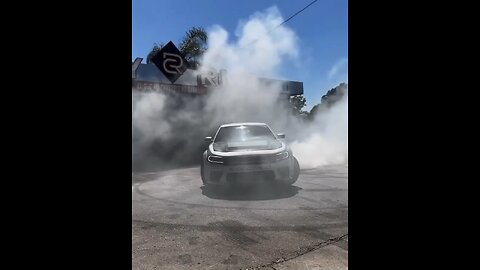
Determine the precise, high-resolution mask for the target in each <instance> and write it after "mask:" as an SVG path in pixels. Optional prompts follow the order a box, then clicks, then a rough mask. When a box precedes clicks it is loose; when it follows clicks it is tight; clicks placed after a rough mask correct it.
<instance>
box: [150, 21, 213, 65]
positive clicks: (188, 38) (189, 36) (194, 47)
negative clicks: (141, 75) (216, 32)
mask: <svg viewBox="0 0 480 270" xmlns="http://www.w3.org/2000/svg"><path fill="white" fill-rule="evenodd" d="M207 41H208V36H207V32H206V31H205V30H204V29H203V28H201V27H192V28H191V29H190V30H188V31H187V32H186V33H185V35H184V36H183V38H182V40H181V41H180V43H179V46H178V49H179V50H180V53H182V55H183V57H185V60H187V62H188V65H189V67H190V68H192V69H197V68H198V66H199V65H200V62H199V59H200V58H201V57H202V55H203V54H204V53H205V51H206V50H207ZM164 45H165V44H164V43H160V44H154V46H153V48H152V50H150V52H149V53H148V55H147V63H151V62H152V58H153V57H154V56H155V55H156V54H157V52H158V51H159V50H160V49H161V48H162V47H163V46H164Z"/></svg>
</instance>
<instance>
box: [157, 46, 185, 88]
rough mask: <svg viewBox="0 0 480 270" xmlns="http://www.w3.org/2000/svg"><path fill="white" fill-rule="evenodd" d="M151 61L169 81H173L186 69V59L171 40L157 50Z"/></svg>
mask: <svg viewBox="0 0 480 270" xmlns="http://www.w3.org/2000/svg"><path fill="white" fill-rule="evenodd" d="M152 62H153V63H154V64H155V65H156V66H157V67H158V69H160V71H161V72H162V73H163V74H164V75H165V77H167V79H168V80H169V81H170V82H171V83H174V82H175V81H176V80H177V79H178V78H179V77H180V76H182V74H183V73H184V72H185V70H187V61H186V60H185V58H183V56H182V54H181V53H180V51H179V50H178V49H177V47H176V46H175V45H174V44H173V42H171V41H170V42H168V43H167V45H165V46H163V48H162V49H161V50H160V51H158V53H157V54H156V55H155V56H154V57H153V58H152Z"/></svg>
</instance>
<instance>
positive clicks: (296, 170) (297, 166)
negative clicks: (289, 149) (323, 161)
mask: <svg viewBox="0 0 480 270" xmlns="http://www.w3.org/2000/svg"><path fill="white" fill-rule="evenodd" d="M299 176H300V164H299V163H298V160H297V158H296V157H293V176H292V177H289V179H288V182H287V183H286V184H288V185H293V184H294V183H295V182H297V180H298V177H299Z"/></svg>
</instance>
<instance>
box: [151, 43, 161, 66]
mask: <svg viewBox="0 0 480 270" xmlns="http://www.w3.org/2000/svg"><path fill="white" fill-rule="evenodd" d="M163 46H165V44H164V43H163V42H162V43H160V44H157V43H155V44H153V48H152V49H151V50H150V52H149V53H148V55H147V64H150V63H151V62H152V58H153V57H154V56H155V55H156V54H157V52H158V51H160V50H161V49H162V48H163Z"/></svg>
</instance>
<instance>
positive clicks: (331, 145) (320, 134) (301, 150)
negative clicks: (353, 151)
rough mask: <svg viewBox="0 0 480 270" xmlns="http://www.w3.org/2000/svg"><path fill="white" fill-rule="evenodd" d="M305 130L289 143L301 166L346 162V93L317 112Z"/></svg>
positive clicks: (308, 166) (309, 166)
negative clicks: (298, 137) (302, 135)
mask: <svg viewBox="0 0 480 270" xmlns="http://www.w3.org/2000/svg"><path fill="white" fill-rule="evenodd" d="M308 133H310V134H311V135H310V136H309V137H307V138H306V139H305V140H302V141H294V142H293V143H292V144H291V145H290V146H291V148H292V150H293V153H294V155H295V156H296V157H297V159H298V160H299V163H300V166H301V168H304V169H306V168H313V167H319V166H324V165H332V164H348V94H346V95H345V96H343V97H342V99H341V100H339V101H338V102H337V103H335V104H334V105H333V106H332V107H331V108H330V109H329V110H328V111H326V112H324V113H323V114H321V115H319V117H318V118H317V119H315V121H314V122H313V123H312V125H311V127H310V128H309V129H308Z"/></svg>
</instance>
